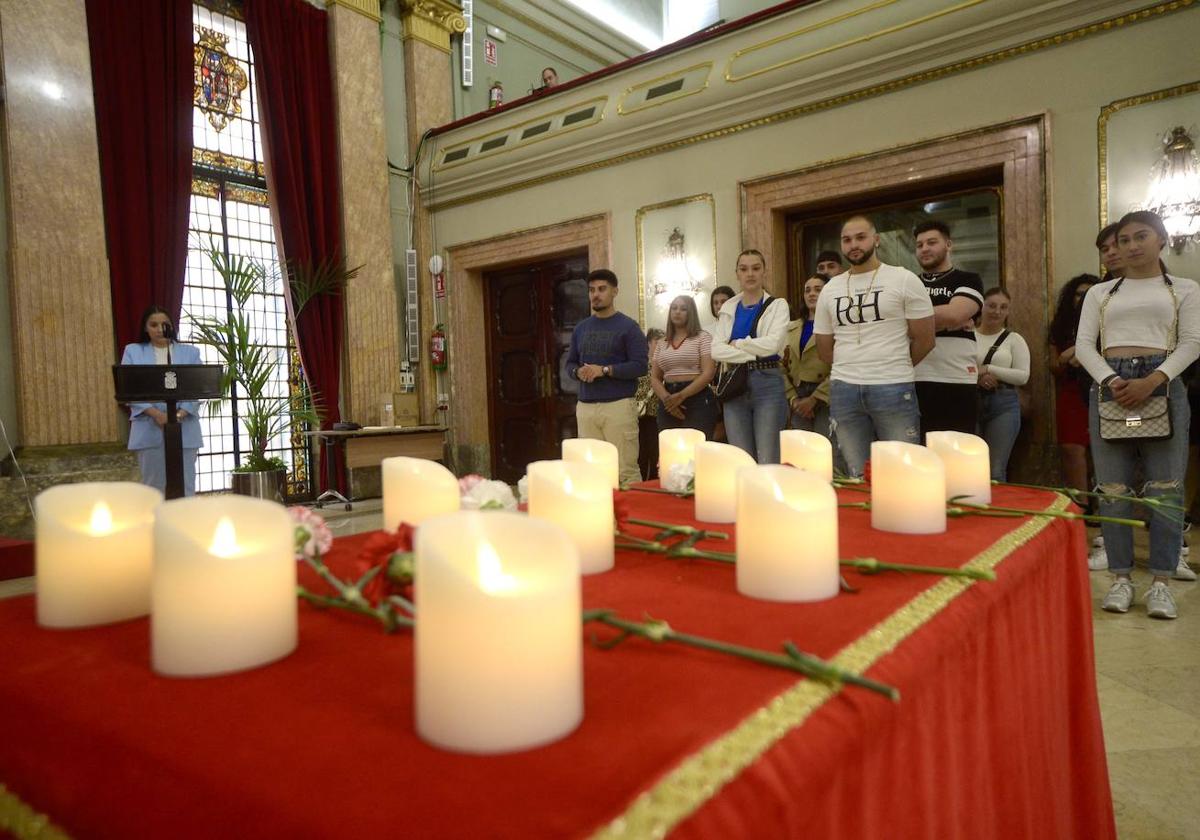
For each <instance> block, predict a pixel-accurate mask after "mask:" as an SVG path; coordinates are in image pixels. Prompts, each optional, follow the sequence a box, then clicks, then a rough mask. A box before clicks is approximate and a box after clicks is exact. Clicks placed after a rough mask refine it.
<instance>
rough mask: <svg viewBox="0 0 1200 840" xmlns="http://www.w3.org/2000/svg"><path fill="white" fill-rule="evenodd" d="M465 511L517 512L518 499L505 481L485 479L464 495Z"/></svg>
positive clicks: (463, 505)
mask: <svg viewBox="0 0 1200 840" xmlns="http://www.w3.org/2000/svg"><path fill="white" fill-rule="evenodd" d="M462 509H463V510H516V509H517V497H516V496H514V495H513V491H512V488H511V487H509V486H508V485H507V484H505V483H504V482H503V481H489V480H487V479H484V480H482V481H479V482H476V483H475V484H474V485H472V486H471V489H470V490H468V491H466V492H465V493H463V494H462Z"/></svg>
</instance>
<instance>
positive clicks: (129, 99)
mask: <svg viewBox="0 0 1200 840" xmlns="http://www.w3.org/2000/svg"><path fill="white" fill-rule="evenodd" d="M87 22H88V45H89V47H90V48H91V59H92V88H93V90H94V96H95V109H96V135H97V140H98V141H99V147H100V182H101V186H102V188H103V191H104V223H105V229H106V234H107V238H108V263H109V276H110V278H111V280H110V283H111V286H112V307H113V323H114V326H115V333H116V339H117V349H118V350H119V349H120V348H121V347H123V346H124V345H126V344H129V343H131V342H133V341H136V340H137V337H138V334H139V333H140V332H141V329H142V325H141V324H139V323H138V319H139V317H140V316H141V314H142V311H143V310H144V309H145V308H146V307H147V306H149V305H150V304H152V303H153V304H158V305H159V306H162V307H163V308H164V309H166V310H167V312H169V313H170V314H171V317H172V319H175V320H178V318H179V308H180V305H181V304H182V302H183V274H184V265H185V262H186V260H187V227H188V206H189V203H190V201H191V189H192V4H191V0H87Z"/></svg>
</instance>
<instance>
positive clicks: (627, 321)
mask: <svg viewBox="0 0 1200 840" xmlns="http://www.w3.org/2000/svg"><path fill="white" fill-rule="evenodd" d="M616 296H617V275H615V274H613V273H612V272H611V271H609V270H608V269H607V268H598V269H596V270H595V271H593V272H591V273H590V274H588V300H589V301H590V302H591V305H592V315H591V317H590V318H587V319H585V320H583V321H580V322H579V324H578V325H577V326H576V327H575V332H574V333H572V334H571V349H570V351H569V352H568V353H567V375H568V376H573V377H575V378H576V379H578V380H579V382H580V386H579V402H578V403H577V404H576V406H575V420H576V422H577V424H578V427H579V432H578V434H579V437H581V438H597V439H599V440H606V441H608V442H609V443H611V444H612V445H613V446H615V447H617V455H618V458H619V459H620V464H621V484H622V485H624V484H628V483H630V482H633V481H641V478H642V475H641V472H639V470H638V421H637V409H636V408H635V407H634V403H633V394H634V392H635V391H636V390H637V381H638V378H639V377H641V376H642V375H643V374H645V373H646V370H647V364H648V361H649V360H648V359H647V352H648V351H647V347H646V337H645V336H644V335H642V329H641V327H639V326H638V323H637V321H635V320H633V319H632V318H630V317H629V316H628V315H625V314H622V313H620V312H618V311H617V310H616V308H615V307H614V306H613V300H614V299H615V298H616Z"/></svg>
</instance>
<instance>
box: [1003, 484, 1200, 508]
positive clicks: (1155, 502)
mask: <svg viewBox="0 0 1200 840" xmlns="http://www.w3.org/2000/svg"><path fill="white" fill-rule="evenodd" d="M992 484H994V485H996V486H998V487H1021V488H1024V489H1026V490H1048V491H1050V492H1051V493H1062V494H1063V495H1064V496H1066V497H1067V498H1069V499H1070V500H1071V501H1073V502H1075V503H1077V504H1078V502H1079V498H1080V497H1083V496H1087V497H1091V498H1093V499H1099V500H1100V501H1102V502H1132V503H1134V504H1139V505H1145V506H1146V507H1149V508H1163V509H1166V510H1170V511H1173V512H1175V513H1184V512H1185V511H1186V510H1187V508H1186V507H1184V506H1183V505H1181V504H1176V503H1175V502H1171V501H1167V499H1166V498H1163V497H1156V496H1121V495H1119V494H1116V493H1100V492H1097V491H1094V490H1077V489H1076V488H1074V487H1047V486H1046V485H1043V484H1020V483H1018V482H1015V481H993V482H992Z"/></svg>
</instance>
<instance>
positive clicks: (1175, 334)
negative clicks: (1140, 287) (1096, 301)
mask: <svg viewBox="0 0 1200 840" xmlns="http://www.w3.org/2000/svg"><path fill="white" fill-rule="evenodd" d="M1124 282H1125V278H1124V277H1122V278H1121V279H1120V280H1118V281H1117V282H1116V283H1114V284H1113V287H1112V288H1111V289H1109V290H1108V294H1106V295H1105V296H1104V300H1102V301H1101V302H1100V352H1101V353H1103V352H1104V350H1105V348H1106V347H1107V345H1106V344H1105V343H1104V312H1105V310H1106V309H1108V302H1109V301H1110V300H1112V296H1113V295H1115V294H1116V293H1117V290H1118V289H1120V288H1121V284H1122V283H1124ZM1163 283H1164V284H1165V285H1166V287H1167V291H1168V292H1169V293H1170V295H1171V308H1172V310H1173V314H1174V316H1175V317H1174V320H1173V321H1172V323H1171V341H1172V343H1171V346H1170V347H1168V348H1167V355H1168V356H1169V355H1171V354H1172V353H1174V352H1175V348H1176V347H1178V346H1179V297H1178V295H1176V294H1175V284H1174V283H1172V282H1171V275H1169V274H1166V273H1164V274H1163Z"/></svg>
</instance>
